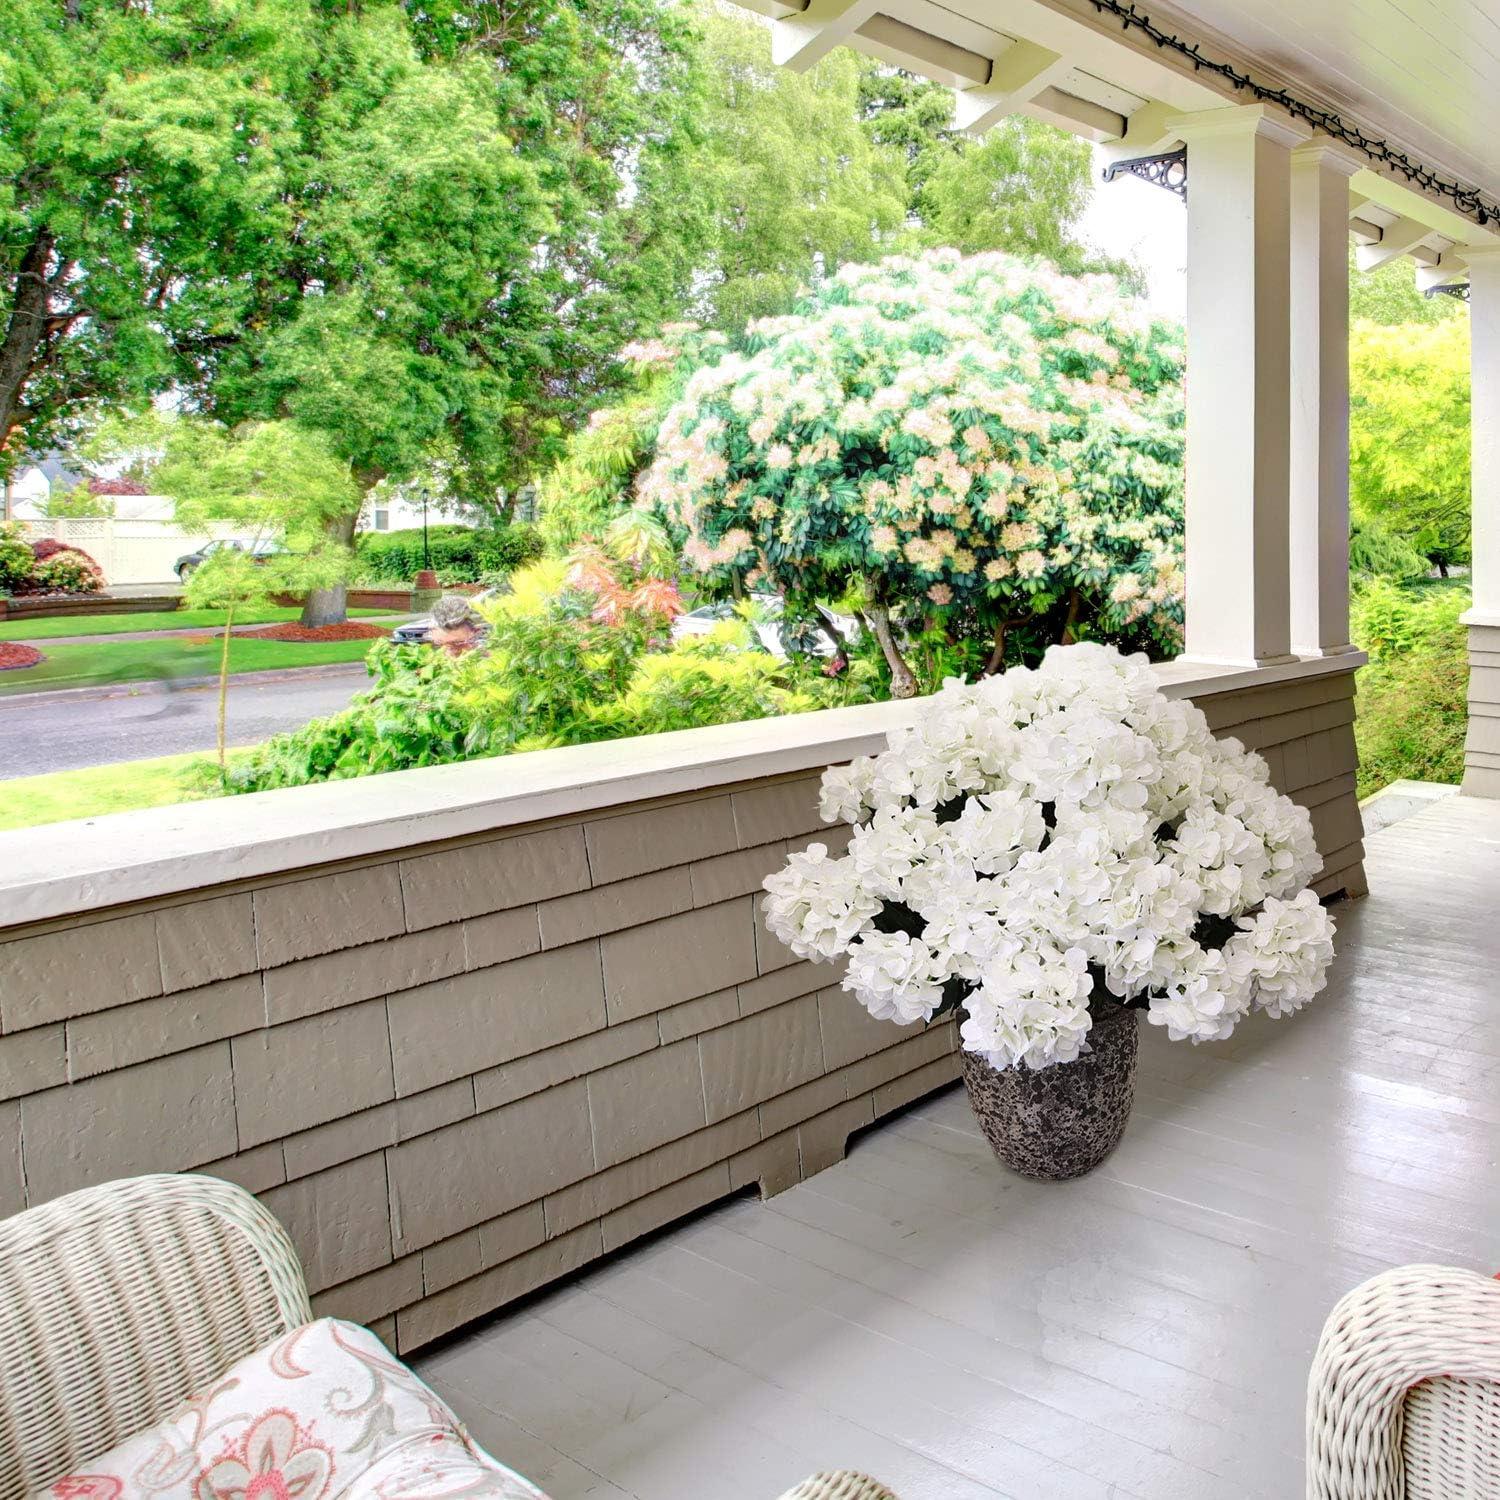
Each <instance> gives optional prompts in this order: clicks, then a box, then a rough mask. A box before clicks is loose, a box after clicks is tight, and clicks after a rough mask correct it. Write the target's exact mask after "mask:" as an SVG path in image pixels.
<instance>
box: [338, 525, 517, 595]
mask: <svg viewBox="0 0 1500 1500" xmlns="http://www.w3.org/2000/svg"><path fill="white" fill-rule="evenodd" d="M428 550H429V552H430V554H431V557H432V567H433V571H434V572H436V573H437V574H438V577H439V579H440V580H442V581H443V582H445V583H473V582H475V581H476V580H477V579H478V578H479V577H480V576H481V575H482V574H484V573H486V572H507V573H508V572H511V571H512V570H514V569H516V568H524V567H525V566H526V565H527V564H528V563H532V562H535V561H536V560H537V559H538V558H539V557H540V556H541V555H542V552H543V544H542V537H541V533H540V532H539V531H538V530H537V529H536V527H534V526H529V525H527V524H526V523H525V522H520V521H518V522H515V523H514V524H512V525H510V526H503V527H498V528H495V529H493V530H481V529H479V528H477V527H471V526H453V525H442V526H432V527H429V528H428ZM422 558H423V550H422V532H421V528H420V527H416V528H412V529H411V530H407V531H377V532H368V533H366V534H365V535H364V536H363V537H361V538H360V540H359V544H358V552H357V554H356V561H355V569H356V574H357V580H358V581H361V582H364V581H370V580H374V579H402V580H404V581H405V582H406V583H408V584H409V583H410V582H411V581H412V580H413V579H414V578H415V577H416V576H417V574H418V573H419V572H421V570H422V567H423V561H422Z"/></svg>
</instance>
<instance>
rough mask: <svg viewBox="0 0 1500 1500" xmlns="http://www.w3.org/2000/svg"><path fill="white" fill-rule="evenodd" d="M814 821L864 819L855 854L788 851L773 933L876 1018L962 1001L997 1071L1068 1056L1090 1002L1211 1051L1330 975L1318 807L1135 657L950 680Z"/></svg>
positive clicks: (976, 1048) (924, 1016)
mask: <svg viewBox="0 0 1500 1500" xmlns="http://www.w3.org/2000/svg"><path fill="white" fill-rule="evenodd" d="M821 806H822V813H823V817H824V818H825V820H827V821H829V822H847V823H851V824H853V825H854V831H853V834H852V836H851V838H850V840H849V849H848V853H847V854H845V855H842V856H840V857H838V858H830V857H829V854H828V850H827V848H826V847H825V846H824V845H822V844H813V845H811V846H810V847H809V848H808V849H807V850H806V852H804V853H801V854H793V855H792V856H791V857H790V858H789V860H788V862H787V864H786V867H785V868H784V869H782V870H780V871H778V872H777V873H776V874H774V875H772V876H770V877H769V878H768V879H767V880H766V882H765V889H766V892H767V895H766V901H765V914H766V924H767V926H768V927H769V928H770V929H771V931H772V932H773V933H775V935H776V936H777V937H778V938H780V939H781V941H782V942H784V943H785V944H786V945H787V946H788V947H789V948H791V949H792V951H793V952H795V953H797V954H798V955H799V956H801V957H803V958H813V959H830V958H834V957H837V956H839V955H845V956H847V958H848V969H847V972H846V975H845V977H844V980H843V985H844V988H845V989H848V990H851V991H853V993H854V994H855V996H856V997H857V998H858V999H859V1001H860V1002H861V1003H862V1004H863V1005H864V1006H865V1007H866V1008H867V1009H868V1010H869V1011H870V1013H871V1014H872V1015H874V1016H876V1017H879V1018H881V1019H888V1020H892V1021H896V1022H899V1023H901V1024H910V1023H912V1022H914V1021H925V1020H930V1019H931V1018H932V1016H933V1015H934V1014H937V1013H940V1012H944V1011H947V1010H950V1009H953V1008H955V1007H957V1006H961V1007H962V1009H963V1011H964V1019H963V1024H962V1026H961V1035H962V1039H963V1045H964V1047H965V1048H966V1049H968V1050H969V1051H971V1052H975V1053H977V1054H979V1055H980V1056H982V1057H984V1058H986V1059H987V1060H988V1061H989V1062H990V1063H991V1064H992V1065H993V1066H995V1067H997V1068H1008V1067H1027V1068H1044V1067H1048V1066H1050V1065H1052V1064H1054V1063H1065V1062H1071V1061H1073V1060H1074V1059H1075V1058H1076V1057H1078V1056H1079V1055H1080V1053H1082V1052H1084V1051H1087V1050H1088V1033H1089V1029H1090V1026H1091V1024H1092V1019H1091V1015H1090V1006H1091V1005H1092V1006H1094V1007H1095V1008H1097V1007H1098V1006H1100V1005H1102V1004H1105V1003H1110V1002H1116V1003H1121V1004H1126V1005H1130V1006H1134V1007H1137V1008H1141V1009H1144V1010H1145V1011H1146V1016H1147V1019H1148V1020H1149V1021H1151V1022H1152V1023H1153V1024H1154V1025H1159V1026H1164V1027H1166V1029H1167V1034H1168V1036H1170V1037H1171V1038H1172V1039H1173V1040H1175V1041H1181V1040H1191V1041H1194V1042H1201V1041H1216V1040H1222V1039H1223V1038H1225V1037H1227V1036H1229V1035H1230V1033H1231V1032H1232V1031H1233V1030H1234V1028H1235V1026H1236V1025H1237V1024H1238V1023H1239V1022H1240V1021H1241V1020H1242V1019H1243V1018H1244V1017H1245V1016H1246V1015H1248V1014H1249V1013H1250V1012H1251V1011H1252V1010H1253V1009H1259V1010H1262V1011H1264V1012H1265V1013H1266V1014H1267V1015H1270V1016H1284V1015H1289V1014H1291V1013H1292V1012H1293V1011H1295V1010H1298V1009H1300V1008H1301V1007H1302V1006H1303V1005H1305V1004H1306V1003H1307V1002H1308V1001H1309V1000H1310V999H1312V997H1313V996H1314V995H1316V994H1317V992H1318V991H1319V990H1320V989H1322V987H1323V985H1324V983H1325V981H1326V978H1327V973H1328V965H1329V962H1330V961H1331V959H1332V957H1333V923H1332V920H1331V919H1330V917H1329V915H1328V913H1327V911H1325V910H1324V908H1323V907H1322V906H1321V905H1319V903H1318V899H1317V897H1316V895H1315V894H1314V893H1313V892H1312V891H1311V890H1310V889H1308V888H1307V881H1308V879H1309V878H1310V877H1311V876H1312V874H1313V872H1314V871H1315V870H1316V869H1317V867H1318V853H1317V849H1316V847H1315V845H1314V843H1313V835H1312V824H1311V821H1310V819H1309V818H1308V815H1307V812H1306V811H1305V809H1303V808H1301V807H1299V806H1297V805H1296V804H1295V803H1294V802H1292V801H1291V800H1290V799H1289V798H1287V797H1283V796H1280V795H1279V794H1278V793H1277V792H1276V791H1275V790H1274V789H1273V788H1272V787H1271V786H1270V784H1269V781H1268V778H1267V770H1266V764H1265V762H1264V761H1263V760H1262V759H1261V758H1260V756H1258V755H1256V754H1254V753H1253V752H1251V751H1249V750H1246V749H1245V747H1244V746H1243V745H1241V744H1240V743H1239V742H1238V741H1236V740H1217V739H1215V738H1214V737H1213V735H1212V734H1211V733H1210V732H1209V728H1208V723H1207V721H1206V720H1205V719H1204V717H1203V715H1202V714H1201V713H1200V712H1199V711H1198V710H1197V709H1196V708H1194V707H1193V706H1192V705H1191V704H1190V703H1182V702H1174V701H1172V700H1169V699H1168V698H1167V697H1166V696H1165V695H1164V694H1163V693H1162V691H1161V689H1160V688H1159V687H1158V685H1157V682H1156V678H1155V676H1154V675H1153V674H1152V672H1151V671H1150V670H1149V668H1148V667H1147V665H1146V661H1145V658H1144V657H1139V656H1134V657H1123V656H1121V655H1120V654H1119V653H1118V652H1117V651H1115V650H1113V649H1111V648H1108V647H1104V646H1095V645H1077V646H1055V647H1053V648H1052V649H1051V650H1050V651H1049V652H1048V653H1047V655H1046V658H1045V660H1044V661H1043V662H1042V665H1041V666H1040V667H1038V668H1037V669H1035V670H1034V671H1033V670H1027V669H1018V670H1015V671H1011V672H1007V673H1005V674H1003V675H1002V676H997V677H991V678H987V679H985V680H984V681H982V682H979V683H974V684H965V683H962V682H950V683H948V684H946V685H945V687H944V688H943V691H942V692H941V693H938V694H937V695H935V696H934V697H933V698H930V699H928V700H927V701H926V702H925V703H924V704H923V705H922V712H921V715H920V717H919V718H918V720H917V721H916V722H915V723H914V724H913V725H912V726H911V727H910V728H908V729H904V730H901V731H898V732H896V733H894V734H892V735H891V738H890V746H889V748H888V749H887V750H886V751H884V753H882V754H880V755H877V756H874V757H864V758H862V759H860V760H857V761H854V762H853V763H852V764H850V765H848V766H836V767H833V768H831V769H830V770H828V771H827V772H826V773H825V775H824V778H823V794H822V802H821Z"/></svg>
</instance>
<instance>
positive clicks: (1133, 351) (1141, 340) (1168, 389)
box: [639, 251, 1183, 696]
mask: <svg viewBox="0 0 1500 1500" xmlns="http://www.w3.org/2000/svg"><path fill="white" fill-rule="evenodd" d="M710 358H711V361H712V362H710V363H706V364H704V365H703V366H702V367H701V368H699V369H698V370H697V371H695V372H694V373H693V374H692V375H691V377H690V378H689V379H688V380H687V382H686V385H685V387H684V388H683V390H682V394H681V397H680V399H679V400H678V401H677V402H676V403H675V404H674V405H673V406H672V407H671V408H670V409H669V410H668V412H667V414H666V417H665V419H664V421H663V423H662V426H661V429H660V431H659V433H658V435H657V440H656V455H655V458H654V461H653V462H652V464H651V467H650V468H649V469H648V470H647V471H646V473H645V474H644V475H643V476H642V480H641V483H640V486H639V488H640V492H641V495H642V497H643V499H644V500H645V501H646V502H647V503H649V504H654V505H655V506H657V507H659V508H660V509H661V511H662V512H663V513H664V514H665V516H666V517H667V519H668V521H669V523H670V525H671V526H672V527H673V529H674V533H675V535H676V537H677V539H678V542H679V545H680V546H681V548H682V555H683V559H684V561H685V563H686V564H687V566H688V567H689V568H690V569H692V570H694V571H695V572H697V573H698V574H700V575H701V576H702V577H703V578H705V579H706V580H707V581H709V582H710V583H711V584H715V585H718V586H721V587H722V586H729V585H731V584H736V583H738V584H744V585H749V586H756V585H760V586H765V585H767V584H769V585H770V586H772V587H774V588H777V589H780V590H782V591H784V592H785V593H786V595H787V598H788V601H789V604H791V605H792V606H793V607H797V606H799V605H807V606H810V605H811V604H812V603H814V602H815V601H816V600H818V599H828V598H832V597H837V596H839V595H840V594H843V593H844V592H846V591H847V590H848V589H850V587H851V586H853V587H854V588H856V589H857V590H858V591H859V593H860V595H861V596H862V599H863V603H864V609H865V613H866V615H867V618H868V619H869V621H870V623H871V625H872V627H873V629H874V632H875V634H876V636H877V638H879V639H880V642H881V645H882V648H883V649H884V650H885V653H886V657H887V660H888V662H889V663H890V666H891V670H892V686H893V689H894V690H895V691H896V692H897V694H898V695H903V696H904V695H906V694H909V693H910V692H912V691H913V690H914V688H915V682H914V679H913V677H912V675H911V673H910V672H909V670H908V668H907V664H906V662H905V660H904V659H903V657H902V652H901V646H900V626H901V625H902V623H903V622H904V623H905V624H906V625H907V627H908V628H917V627H918V626H920V627H921V628H925V629H937V630H942V631H945V632H946V633H947V634H948V636H949V637H950V638H951V639H953V640H955V641H959V640H963V641H966V642H967V643H968V645H969V647H970V649H971V652H978V653H980V654H978V655H977V659H976V662H975V664H976V665H979V666H983V665H985V664H986V657H988V665H989V667H990V668H991V669H994V668H996V667H999V666H1001V665H1002V664H1003V663H1004V661H1005V660H1006V644H1007V641H1006V633H1007V631H1012V632H1015V631H1016V630H1017V629H1018V628H1019V627H1022V626H1025V627H1028V628H1031V627H1036V626H1037V625H1039V624H1040V625H1041V626H1042V627H1043V632H1044V633H1043V636H1042V639H1043V640H1072V639H1077V638H1081V637H1087V636H1093V637H1096V638H1098V637H1103V638H1109V639H1113V640H1117V641H1123V642H1129V643H1131V644H1134V645H1139V646H1149V647H1152V648H1154V649H1156V650H1158V651H1159V652H1162V653H1168V652H1171V651H1174V650H1175V649H1176V648H1177V646H1178V644H1179V642H1180V635H1181V623H1182V482H1181V463H1182V395H1181V375H1182V358H1183V355H1182V345H1181V334H1180V330H1178V329H1177V328H1175V327H1172V326H1169V325H1166V324H1163V323H1154V322H1152V321H1151V320H1150V319H1149V318H1148V317H1147V316H1146V314H1145V313H1144V312H1143V311H1142V309H1141V308H1140V307H1139V305H1138V304H1136V303H1134V302H1132V301H1130V300H1128V299H1127V298H1126V297H1124V296H1123V295H1122V293H1121V291H1120V288H1119V286H1118V284H1117V283H1116V282H1115V281H1114V280H1113V278H1111V277H1108V276H1082V277H1072V276H1065V275H1062V274H1061V273H1059V272H1057V271H1055V270H1053V269H1051V268H1049V267H1046V266H1032V265H1028V264H1027V263H1026V262H1024V261H1021V260H1018V259H1016V258H1014V257H1012V256H1008V255H1002V254H987V255H974V256H967V257H966V256H961V255H959V254H957V253H956V252H953V251H933V252H930V253H928V254H925V255H922V256H920V257H916V258H906V257H893V258H890V259H887V260H885V261H882V262H881V263H880V264H879V265H874V266H850V267H845V268H844V269H843V270H841V271H840V272H839V273H838V274H837V275H835V276H833V277H831V278H830V279H829V280H828V281H827V282H826V283H824V284H823V286H822V287H821V288H820V289H819V290H818V291H817V292H816V293H814V294H812V295H810V296H809V298H808V299H807V300H806V302H805V303H804V304H803V306H802V308H801V310H800V311H798V312H797V313H796V314H794V315H792V316H788V317H782V318H767V319H762V320H760V321H758V322H755V323H752V324H751V325H750V326H749V328H748V329H747V331H746V334H745V336H744V338H743V339H741V340H740V341H738V343H737V344H735V345H734V346H733V347H730V348H728V349H724V350H721V351H715V352H713V353H712V354H711V355H710ZM892 616H894V617H895V627H896V628H894V629H893V628H892V623H891V617H892ZM1033 638H1035V631H1034V629H1033ZM1013 639H1014V636H1013ZM1015 654H1016V653H1015V652H1014V651H1012V656H1013V657H1014V656H1015Z"/></svg>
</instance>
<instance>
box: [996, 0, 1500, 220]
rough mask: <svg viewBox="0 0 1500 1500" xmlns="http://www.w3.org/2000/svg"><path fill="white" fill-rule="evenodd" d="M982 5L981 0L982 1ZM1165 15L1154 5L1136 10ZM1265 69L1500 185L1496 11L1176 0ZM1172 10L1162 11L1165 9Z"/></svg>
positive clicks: (1374, 3) (1372, 2) (1376, 0)
mask: <svg viewBox="0 0 1500 1500" xmlns="http://www.w3.org/2000/svg"><path fill="white" fill-rule="evenodd" d="M978 3H980V4H983V3H984V0H978ZM1141 8H1142V9H1143V10H1146V11H1148V12H1151V13H1158V12H1161V8H1160V7H1158V6H1156V5H1155V4H1144V5H1142V7H1141ZM1172 9H1175V10H1176V11H1177V12H1178V14H1180V16H1181V17H1182V19H1183V23H1184V25H1185V26H1190V29H1193V30H1196V31H1198V32H1199V33H1200V34H1201V33H1202V32H1203V31H1204V30H1205V28H1207V29H1209V30H1211V31H1213V32H1216V33H1218V34H1219V35H1220V36H1222V37H1223V38H1224V39H1225V41H1226V42H1227V43H1228V44H1229V46H1230V47H1231V48H1232V49H1233V50H1234V51H1235V52H1237V53H1238V54H1239V55H1240V56H1241V57H1243V58H1244V59H1245V60H1246V61H1247V62H1250V63H1252V64H1255V65H1257V68H1258V71H1261V72H1265V73H1271V74H1274V75H1276V76H1278V77H1281V78H1284V79H1287V80H1288V81H1299V82H1303V81H1305V83H1306V85H1307V86H1308V87H1309V88H1311V89H1313V90H1315V91H1316V92H1317V94H1318V95H1319V96H1320V98H1321V99H1322V100H1323V101H1326V102H1327V103H1329V104H1331V105H1333V106H1334V108H1336V109H1338V110H1339V111H1340V112H1341V113H1345V114H1347V115H1349V116H1350V117H1352V118H1354V119H1356V120H1358V121H1360V123H1361V124H1363V125H1364V126H1365V127H1366V128H1367V129H1371V130H1373V131H1374V132H1376V133H1384V134H1388V135H1389V136H1390V137H1391V139H1393V140H1396V141H1401V142H1403V143H1404V144H1406V145H1407V146H1408V147H1409V148H1411V149H1412V150H1414V151H1415V153H1416V154H1417V155H1419V156H1421V157H1422V158H1423V159H1424V160H1425V161H1427V162H1429V163H1430V164H1432V165H1434V166H1441V167H1444V168H1446V170H1447V171H1448V172H1449V173H1450V174H1451V175H1453V176H1456V177H1459V178H1462V179H1464V180H1466V181H1467V182H1468V183H1469V184H1471V185H1475V186H1483V187H1486V188H1488V189H1489V190H1490V191H1491V192H1493V191H1495V190H1496V189H1497V188H1500V135H1497V133H1496V130H1495V122H1496V120H1497V119H1500V11H1497V10H1496V9H1495V8H1494V7H1493V6H1492V5H1490V6H1487V5H1484V4H1480V3H1478V0H1422V3H1420V4H1417V5H1412V4H1410V3H1407V0H1179V3H1178V4H1177V5H1176V6H1175V7H1168V8H1167V10H1168V11H1170V10H1172ZM1161 13H1165V12H1161Z"/></svg>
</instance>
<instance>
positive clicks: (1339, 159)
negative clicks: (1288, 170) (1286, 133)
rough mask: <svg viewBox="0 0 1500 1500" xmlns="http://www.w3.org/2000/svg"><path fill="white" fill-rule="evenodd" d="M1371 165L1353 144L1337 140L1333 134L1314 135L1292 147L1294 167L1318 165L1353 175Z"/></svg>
mask: <svg viewBox="0 0 1500 1500" xmlns="http://www.w3.org/2000/svg"><path fill="white" fill-rule="evenodd" d="M1369 165H1370V163H1369V161H1368V160H1367V159H1366V158H1365V156H1364V155H1363V154H1362V153H1360V152H1358V151H1356V150H1355V149H1354V147H1353V146H1347V145H1345V144H1344V142H1343V141H1336V140H1334V139H1333V137H1332V136H1327V135H1314V136H1313V137H1312V139H1311V140H1308V141H1304V142H1303V143H1302V144H1301V145H1300V146H1295V147H1293V149H1292V168H1293V170H1295V169H1296V168H1298V167H1317V168H1319V169H1321V170H1323V171H1327V172H1330V173H1335V172H1336V173H1338V174H1339V175H1341V176H1343V177H1353V176H1354V174H1355V173H1356V172H1362V171H1363V170H1364V169H1365V168H1366V167H1368V166H1369Z"/></svg>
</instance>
